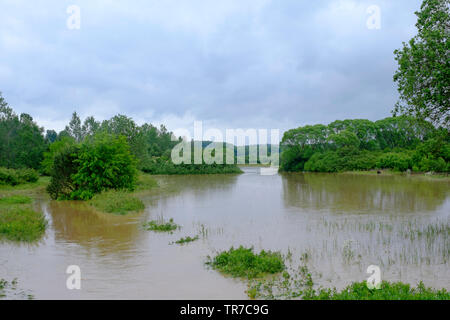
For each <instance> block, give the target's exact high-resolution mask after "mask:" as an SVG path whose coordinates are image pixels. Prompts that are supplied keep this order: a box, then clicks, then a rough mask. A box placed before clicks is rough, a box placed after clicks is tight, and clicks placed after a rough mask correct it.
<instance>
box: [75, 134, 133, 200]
mask: <svg viewBox="0 0 450 320" xmlns="http://www.w3.org/2000/svg"><path fill="white" fill-rule="evenodd" d="M75 162H76V164H77V165H78V170H77V171H76V173H75V174H74V175H73V176H72V179H73V182H74V184H75V186H76V189H75V190H74V191H73V192H72V194H71V198H72V199H81V200H88V199H91V198H92V197H93V196H94V195H95V194H96V193H100V192H102V191H104V190H109V189H116V190H119V189H128V190H134V188H135V184H136V177H137V170H136V160H135V158H134V156H133V155H132V154H131V152H130V146H129V145H128V143H127V141H126V138H125V137H124V136H114V135H110V134H98V135H96V136H95V137H94V138H93V139H91V140H87V141H85V142H84V143H83V144H82V145H81V148H80V153H79V154H78V157H77V159H75Z"/></svg>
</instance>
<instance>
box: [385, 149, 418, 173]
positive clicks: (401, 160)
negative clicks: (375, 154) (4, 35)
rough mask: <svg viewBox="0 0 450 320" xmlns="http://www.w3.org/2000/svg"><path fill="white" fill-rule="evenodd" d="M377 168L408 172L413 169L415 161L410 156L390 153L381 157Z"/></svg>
mask: <svg viewBox="0 0 450 320" xmlns="http://www.w3.org/2000/svg"><path fill="white" fill-rule="evenodd" d="M377 167H378V168H380V169H393V170H395V171H406V170H408V169H411V168H412V167H413V160H412V158H411V156H409V155H408V154H405V153H393V152H390V153H386V154H383V155H382V156H380V158H379V159H378V161H377Z"/></svg>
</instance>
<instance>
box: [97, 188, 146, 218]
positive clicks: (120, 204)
mask: <svg viewBox="0 0 450 320" xmlns="http://www.w3.org/2000/svg"><path fill="white" fill-rule="evenodd" d="M89 204H90V205H91V206H93V207H95V208H96V209H98V210H100V211H103V212H107V213H115V214H120V215H125V214H127V213H130V212H136V211H140V210H143V209H144V208H145V205H144V203H143V202H142V200H140V199H139V198H136V197H134V196H133V195H131V194H130V193H129V192H126V191H116V190H111V191H107V192H102V193H101V194H98V195H95V196H94V197H93V198H92V199H91V200H90V201H89Z"/></svg>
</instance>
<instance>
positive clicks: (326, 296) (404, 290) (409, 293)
mask: <svg viewBox="0 0 450 320" xmlns="http://www.w3.org/2000/svg"><path fill="white" fill-rule="evenodd" d="M303 298H304V299H311V300H450V293H449V292H447V291H446V290H445V289H441V290H436V289H433V288H427V287H425V285H424V284H423V282H420V283H419V284H418V285H417V287H415V288H414V287H411V286H410V285H409V284H406V283H402V282H393V283H391V282H387V281H383V282H382V283H381V289H379V290H377V289H369V288H368V287H367V283H366V282H365V281H362V282H354V283H352V284H351V285H349V286H347V287H346V288H344V289H342V290H341V291H338V290H336V289H335V288H334V289H320V290H318V291H311V292H309V293H306V294H305V295H304V297H303Z"/></svg>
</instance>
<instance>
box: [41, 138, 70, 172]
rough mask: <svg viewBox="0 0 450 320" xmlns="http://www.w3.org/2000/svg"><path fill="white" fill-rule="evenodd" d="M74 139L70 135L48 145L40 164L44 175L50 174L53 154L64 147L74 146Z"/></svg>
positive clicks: (56, 153)
mask: <svg viewBox="0 0 450 320" xmlns="http://www.w3.org/2000/svg"><path fill="white" fill-rule="evenodd" d="M74 145H75V139H73V138H71V137H62V138H61V139H60V140H58V141H55V142H53V143H52V144H50V145H49V149H48V151H46V152H44V160H43V161H42V164H41V167H42V168H41V171H42V173H43V174H45V175H51V171H52V166H53V162H54V160H55V156H56V155H58V154H59V153H61V152H63V151H64V150H65V149H67V148H69V147H71V146H74Z"/></svg>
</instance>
